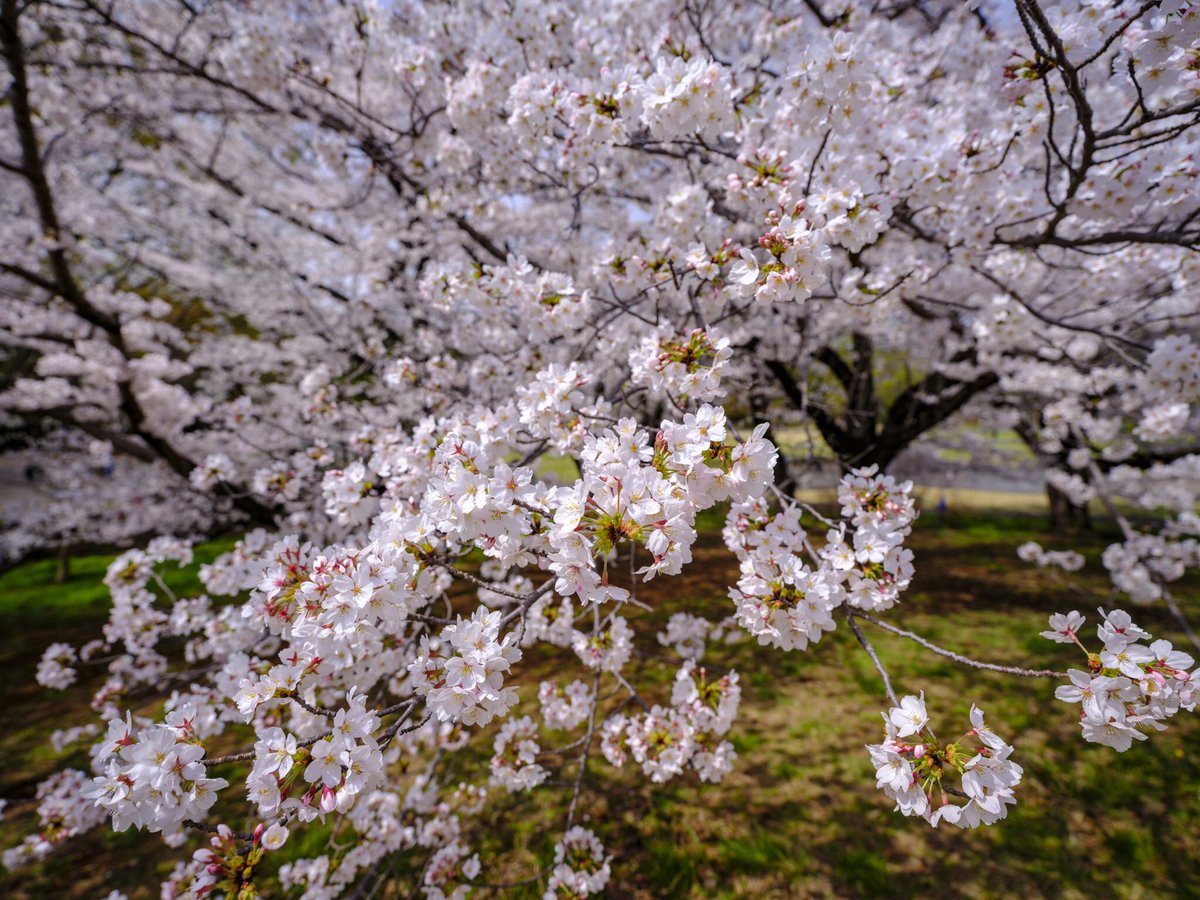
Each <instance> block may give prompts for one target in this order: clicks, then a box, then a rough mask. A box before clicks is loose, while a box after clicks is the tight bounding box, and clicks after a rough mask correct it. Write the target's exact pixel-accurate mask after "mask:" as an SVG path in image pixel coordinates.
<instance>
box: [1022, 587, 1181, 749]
mask: <svg viewBox="0 0 1200 900" xmlns="http://www.w3.org/2000/svg"><path fill="white" fill-rule="evenodd" d="M1099 612H1100V624H1099V625H1098V626H1097V627H1096V637H1097V638H1098V639H1099V640H1100V642H1101V647H1102V649H1101V650H1099V651H1088V650H1087V649H1086V648H1085V647H1084V645H1083V643H1082V642H1081V640H1080V638H1079V629H1080V628H1082V627H1083V623H1084V622H1085V621H1086V620H1085V618H1084V617H1083V616H1082V615H1080V613H1079V612H1077V611H1075V610H1072V611H1071V612H1069V613H1066V614H1065V615H1064V614H1061V613H1055V614H1054V615H1053V616H1051V617H1050V630H1049V631H1043V632H1042V637H1045V638H1049V639H1050V640H1052V641H1056V642H1057V643H1060V644H1075V645H1076V646H1077V647H1078V648H1079V649H1080V650H1081V651H1083V652H1084V653H1085V654H1086V655H1087V669H1086V670H1080V669H1072V670H1070V671H1069V672H1068V673H1067V674H1068V676H1069V677H1070V682H1071V683H1070V684H1066V685H1063V686H1061V687H1059V688H1058V689H1057V690H1056V691H1055V692H1054V696H1055V697H1057V698H1058V699H1059V700H1062V701H1063V702H1065V703H1071V704H1075V703H1078V704H1079V705H1080V712H1079V727H1080V730H1081V731H1082V733H1083V739H1084V740H1085V741H1090V742H1092V743H1096V744H1105V745H1106V746H1109V747H1112V748H1114V749H1115V750H1118V751H1120V752H1124V751H1126V750H1128V749H1129V748H1130V747H1131V746H1132V745H1133V742H1134V741H1135V740H1138V741H1144V740H1146V739H1147V737H1148V735H1147V734H1146V733H1145V730H1146V729H1150V730H1154V731H1165V730H1166V725H1165V724H1163V723H1164V722H1165V721H1166V720H1167V719H1169V718H1171V717H1172V716H1174V715H1175V714H1176V713H1178V712H1179V711H1180V710H1181V709H1182V710H1187V711H1188V712H1191V711H1193V710H1194V709H1195V708H1196V703H1197V702H1198V701H1200V689H1198V687H1197V679H1195V678H1193V673H1192V672H1191V671H1190V670H1191V668H1192V666H1193V665H1194V664H1195V660H1194V659H1193V658H1192V657H1191V656H1190V655H1188V654H1187V653H1184V652H1183V651H1182V650H1176V649H1174V647H1172V645H1171V642H1170V641H1165V640H1161V639H1160V640H1157V641H1152V640H1151V638H1152V635H1151V634H1150V633H1149V632H1147V631H1144V630H1143V629H1141V628H1139V627H1138V626H1137V625H1135V624H1134V623H1133V620H1132V619H1131V618H1130V616H1129V614H1128V613H1127V612H1124V611H1123V610H1119V609H1118V610H1113V611H1112V612H1106V611H1105V610H1103V609H1101V610H1100V611H1099ZM1144 642H1149V643H1148V644H1147V643H1144Z"/></svg>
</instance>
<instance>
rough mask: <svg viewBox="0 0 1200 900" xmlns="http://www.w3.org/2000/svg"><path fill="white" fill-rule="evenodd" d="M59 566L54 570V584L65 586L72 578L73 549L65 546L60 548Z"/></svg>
mask: <svg viewBox="0 0 1200 900" xmlns="http://www.w3.org/2000/svg"><path fill="white" fill-rule="evenodd" d="M57 558H58V565H57V566H56V567H55V569H54V583H55V584H65V583H66V580H67V579H68V578H70V577H71V549H70V548H69V547H68V546H67V545H66V544H63V545H62V546H61V547H59V548H58V557H57Z"/></svg>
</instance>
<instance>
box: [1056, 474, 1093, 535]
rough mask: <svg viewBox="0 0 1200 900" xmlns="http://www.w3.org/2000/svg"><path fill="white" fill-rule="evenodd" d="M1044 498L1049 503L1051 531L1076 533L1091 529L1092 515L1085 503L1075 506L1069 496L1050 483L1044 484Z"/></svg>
mask: <svg viewBox="0 0 1200 900" xmlns="http://www.w3.org/2000/svg"><path fill="white" fill-rule="evenodd" d="M1046 500H1047V501H1049V503H1050V530H1051V531H1054V532H1065V533H1078V532H1081V531H1091V530H1092V517H1091V515H1090V514H1089V513H1088V508H1087V505H1086V504H1085V505H1083V506H1076V505H1075V504H1074V503H1072V502H1071V498H1070V497H1068V496H1067V495H1066V494H1064V493H1063V492H1062V491H1060V490H1059V489H1058V488H1056V487H1054V485H1052V484H1047V485H1046Z"/></svg>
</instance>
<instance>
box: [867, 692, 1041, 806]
mask: <svg viewBox="0 0 1200 900" xmlns="http://www.w3.org/2000/svg"><path fill="white" fill-rule="evenodd" d="M883 721H884V725H885V726H886V731H887V735H886V737H885V738H884V741H883V743H881V744H871V745H869V746H868V747H867V750H868V751H869V752H870V754H871V762H872V763H873V764H874V765H875V769H876V771H875V778H876V785H877V786H878V787H879V788H880V789H881V790H882V791H883V792H884V793H885V794H886V795H887V796H888V797H889V798H891V799H892V800H894V801H895V802H896V809H897V810H899V811H900V812H902V813H903V814H904V815H906V816H921V817H922V818H924V819H925V820H926V821H927V822H929V824H930V825H932V826H934V827H935V828H936V827H937V826H938V825H939V824H940V823H942V822H947V823H949V824H951V825H956V826H958V827H959V828H975V827H976V826H979V825H992V824H994V823H996V822H998V821H999V820H1001V819H1003V818H1004V817H1005V816H1007V815H1008V807H1009V806H1012V805H1014V804H1015V803H1016V799H1015V797H1014V795H1013V788H1015V787H1016V786H1017V785H1018V784H1020V782H1021V775H1022V774H1023V771H1024V770H1023V769H1022V768H1021V767H1020V766H1019V765H1017V764H1016V763H1015V762H1013V761H1012V760H1011V759H1010V758H1009V757H1010V756H1011V754H1012V750H1013V748H1012V747H1011V746H1010V745H1008V744H1006V743H1005V742H1004V740H1003V739H1002V738H1000V737H998V736H997V735H996V733H995V732H994V731H992V730H991V729H990V728H989V727H988V725H987V723H986V722H985V721H984V717H983V712H982V711H981V710H980V709H979V708H978V707H976V706H972V707H971V728H970V729H969V730H968V731H967V732H966V733H965V734H963V735H962V737H960V738H956V739H955V740H952V741H946V740H941V741H939V740H938V738H937V737H936V736H935V735H934V733H933V731H932V730H931V729H930V727H929V714H928V712H927V711H926V709H925V695H924V694H921V696H920V697H914V696H911V695H910V696H907V697H903V698H901V700H900V705H899V706H895V707H893V708H892V709H890V710H889V711H888V712H886V713H884V714H883ZM951 773H954V774H957V775H958V777H959V781H960V788H958V789H956V788H954V787H953V786H951V785H947V784H946V783H945V781H946V780H947V778H948V776H949V775H950V774H951ZM952 796H958V797H965V798H966V801H967V802H966V803H961V804H960V803H954V802H953V801H952V800H951V799H950V798H951V797H952Z"/></svg>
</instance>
